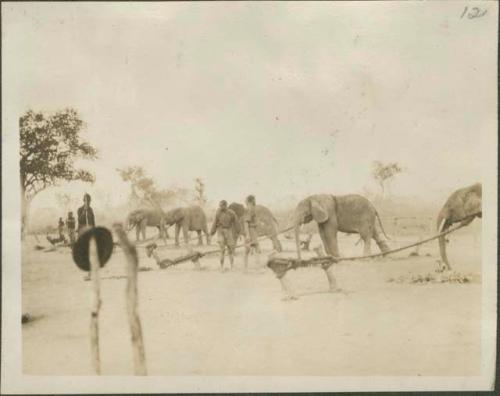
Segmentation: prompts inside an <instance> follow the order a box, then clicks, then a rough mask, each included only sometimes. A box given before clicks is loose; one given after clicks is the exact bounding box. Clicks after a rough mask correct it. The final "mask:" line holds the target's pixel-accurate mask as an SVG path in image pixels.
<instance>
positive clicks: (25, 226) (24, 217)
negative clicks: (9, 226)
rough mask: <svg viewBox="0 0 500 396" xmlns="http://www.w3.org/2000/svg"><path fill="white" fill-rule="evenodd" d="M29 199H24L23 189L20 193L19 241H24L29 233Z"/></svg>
mask: <svg viewBox="0 0 500 396" xmlns="http://www.w3.org/2000/svg"><path fill="white" fill-rule="evenodd" d="M30 206H31V199H28V198H27V197H26V193H25V191H24V189H22V191H21V241H24V239H25V237H26V235H27V234H28V231H29V212H30Z"/></svg>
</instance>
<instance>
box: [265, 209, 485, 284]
mask: <svg viewBox="0 0 500 396" xmlns="http://www.w3.org/2000/svg"><path fill="white" fill-rule="evenodd" d="M478 214H480V213H474V214H472V215H470V216H467V217H466V218H465V219H463V220H462V221H461V223H460V224H458V225H457V226H455V227H451V228H449V229H448V230H446V231H443V232H440V233H438V234H436V235H433V236H431V237H429V238H426V239H422V240H420V241H418V242H415V243H412V244H410V245H406V246H402V247H399V248H396V249H392V250H388V251H385V252H381V253H375V254H370V255H366V256H350V257H335V256H322V257H313V258H310V259H301V260H299V259H298V258H294V257H273V256H271V257H270V258H269V260H268V262H267V266H268V267H269V268H270V269H271V270H272V271H273V272H274V273H275V275H276V277H277V278H278V279H280V278H282V277H283V276H284V275H285V274H286V273H287V272H288V271H290V270H292V269H293V270H295V269H297V268H301V267H310V266H317V265H321V267H322V268H323V269H328V268H329V267H330V266H331V265H332V264H335V263H339V262H341V261H355V260H366V259H371V258H376V257H382V256H387V255H389V254H394V253H397V252H401V251H403V250H407V249H410V248H412V247H415V246H419V245H423V244H425V243H428V242H430V241H433V240H435V239H438V238H441V237H444V236H445V235H448V234H451V233H453V232H456V231H458V230H459V229H461V228H463V227H465V226H467V225H468V224H469V223H468V222H467V220H468V219H471V218H474V217H475V216H477V215H478Z"/></svg>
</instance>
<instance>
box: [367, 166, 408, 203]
mask: <svg viewBox="0 0 500 396" xmlns="http://www.w3.org/2000/svg"><path fill="white" fill-rule="evenodd" d="M402 172H403V168H402V167H401V166H400V165H399V164H398V163H397V162H392V163H388V164H383V163H382V162H380V161H374V162H373V163H372V176H373V178H374V179H375V181H376V182H377V184H378V185H379V186H380V188H381V190H382V195H384V194H385V190H386V185H387V183H389V182H391V181H392V180H393V179H394V177H395V176H396V175H397V174H399V173H402Z"/></svg>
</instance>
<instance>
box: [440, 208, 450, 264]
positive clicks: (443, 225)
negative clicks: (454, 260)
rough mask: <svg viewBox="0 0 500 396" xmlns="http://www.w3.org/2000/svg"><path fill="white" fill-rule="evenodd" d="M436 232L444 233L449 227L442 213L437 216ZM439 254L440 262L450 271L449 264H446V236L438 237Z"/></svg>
mask: <svg viewBox="0 0 500 396" xmlns="http://www.w3.org/2000/svg"><path fill="white" fill-rule="evenodd" d="M437 227H438V232H439V233H441V232H445V231H446V230H447V229H448V228H449V227H450V222H449V221H448V219H447V218H446V216H445V215H443V214H442V213H440V214H439V216H438V219H437ZM439 254H440V255H441V260H442V261H443V264H444V266H445V267H446V268H447V269H450V268H451V267H450V263H449V262H448V257H447V255H446V236H445V235H443V236H441V237H439Z"/></svg>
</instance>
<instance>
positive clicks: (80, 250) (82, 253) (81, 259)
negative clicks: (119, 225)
mask: <svg viewBox="0 0 500 396" xmlns="http://www.w3.org/2000/svg"><path fill="white" fill-rule="evenodd" d="M91 237H94V238H95V240H96V245H97V254H98V256H99V263H100V266H101V268H102V267H104V265H105V264H106V262H107V261H108V260H109V258H110V257H111V254H112V253H113V236H112V234H111V231H109V230H108V229H107V228H104V227H94V228H90V229H88V230H86V231H85V232H83V233H82V234H81V235H80V236H79V237H78V239H77V240H76V242H75V244H74V245H73V261H74V262H75V263H76V265H77V266H78V268H80V269H81V270H82V271H87V272H88V271H90V261H89V242H90V238H91Z"/></svg>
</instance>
